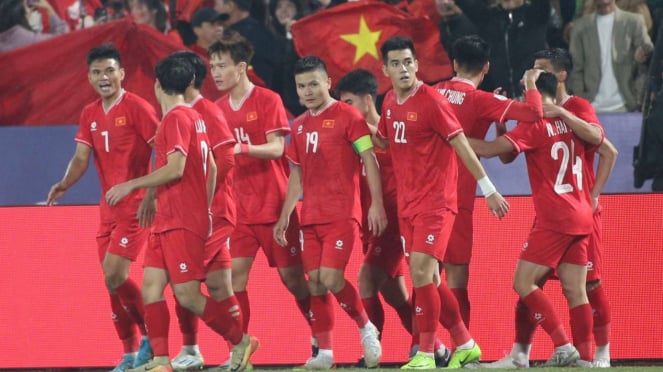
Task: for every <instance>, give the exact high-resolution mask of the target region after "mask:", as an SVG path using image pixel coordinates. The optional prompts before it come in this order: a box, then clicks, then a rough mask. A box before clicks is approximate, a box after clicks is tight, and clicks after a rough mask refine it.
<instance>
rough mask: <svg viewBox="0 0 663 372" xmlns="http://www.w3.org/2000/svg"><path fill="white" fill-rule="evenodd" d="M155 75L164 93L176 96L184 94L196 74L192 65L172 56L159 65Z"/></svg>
mask: <svg viewBox="0 0 663 372" xmlns="http://www.w3.org/2000/svg"><path fill="white" fill-rule="evenodd" d="M154 75H155V76H156V78H157V80H159V84H161V89H162V90H163V91H164V93H166V94H168V95H176V94H184V92H185V91H186V88H187V87H188V86H189V85H190V84H191V82H192V81H193V79H194V76H195V73H194V70H193V66H191V63H189V62H188V61H186V60H184V59H183V58H178V57H176V56H173V55H172V54H171V55H169V56H168V57H166V58H164V59H162V60H161V61H159V62H158V63H157V65H156V67H155V68H154Z"/></svg>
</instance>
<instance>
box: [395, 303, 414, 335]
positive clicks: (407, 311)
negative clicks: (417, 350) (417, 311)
mask: <svg viewBox="0 0 663 372" xmlns="http://www.w3.org/2000/svg"><path fill="white" fill-rule="evenodd" d="M394 310H396V313H397V314H398V318H399V319H400V320H401V324H402V325H403V328H405V330H406V331H407V333H409V334H412V304H411V303H410V302H406V303H404V304H403V305H401V306H399V307H396V308H394Z"/></svg>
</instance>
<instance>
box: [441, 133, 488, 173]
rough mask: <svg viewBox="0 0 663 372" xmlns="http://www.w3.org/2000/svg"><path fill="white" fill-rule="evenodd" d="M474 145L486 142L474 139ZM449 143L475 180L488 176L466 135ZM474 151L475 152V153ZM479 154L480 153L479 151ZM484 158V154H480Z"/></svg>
mask: <svg viewBox="0 0 663 372" xmlns="http://www.w3.org/2000/svg"><path fill="white" fill-rule="evenodd" d="M472 140H473V141H472V142H473V143H474V142H477V143H478V144H479V143H480V142H485V141H481V140H476V139H472ZM449 143H450V144H451V146H453V148H454V149H455V150H456V154H457V155H458V158H459V159H460V160H461V161H462V162H463V164H465V167H466V168H467V170H468V171H470V173H471V174H472V176H474V179H476V180H478V179H481V178H483V177H485V176H486V172H485V171H484V169H483V166H482V165H481V163H480V162H479V158H477V155H476V154H475V151H476V150H474V147H471V146H470V142H468V139H467V138H466V137H465V134H463V133H460V134H458V135H457V136H455V137H454V138H452V139H451V140H450V141H449ZM473 150H474V151H473ZM477 154H479V152H478V151H477ZM479 155H481V156H483V155H482V154H479Z"/></svg>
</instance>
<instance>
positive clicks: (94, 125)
mask: <svg viewBox="0 0 663 372" xmlns="http://www.w3.org/2000/svg"><path fill="white" fill-rule="evenodd" d="M96 130H97V122H96V121H93V122H92V123H90V132H94V131H96Z"/></svg>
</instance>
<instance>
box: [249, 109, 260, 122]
mask: <svg viewBox="0 0 663 372" xmlns="http://www.w3.org/2000/svg"><path fill="white" fill-rule="evenodd" d="M254 120H258V113H257V112H255V111H251V112H249V113H248V114H246V121H254Z"/></svg>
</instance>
